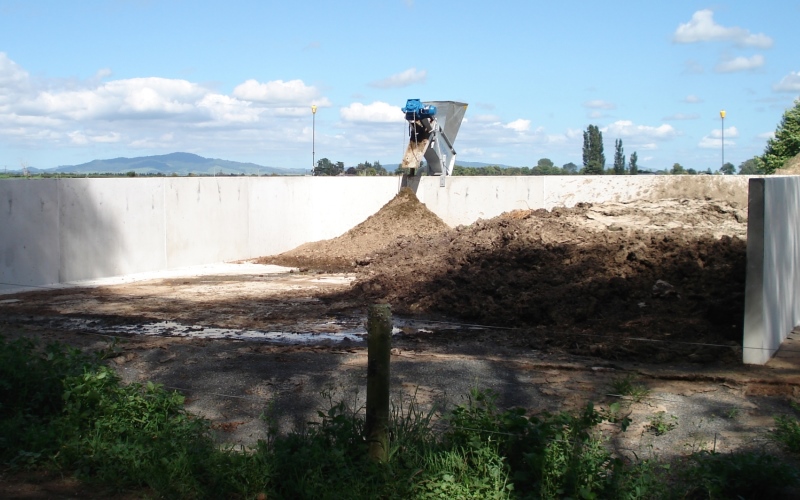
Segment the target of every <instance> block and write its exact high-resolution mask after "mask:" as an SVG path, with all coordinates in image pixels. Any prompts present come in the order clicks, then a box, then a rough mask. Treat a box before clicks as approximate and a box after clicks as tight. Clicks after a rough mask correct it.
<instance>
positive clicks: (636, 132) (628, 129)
mask: <svg viewBox="0 0 800 500" xmlns="http://www.w3.org/2000/svg"><path fill="white" fill-rule="evenodd" d="M600 130H601V131H602V132H603V133H604V134H607V135H608V136H613V137H632V138H636V139H638V140H642V139H643V138H649V139H657V140H665V139H671V138H673V137H675V136H676V135H677V132H676V130H675V129H674V128H673V127H672V125H667V124H663V125H659V126H658V127H652V126H650V125H635V124H634V123H633V122H632V121H630V120H618V121H615V122H614V123H612V124H610V125H608V126H607V127H605V128H601V129H600Z"/></svg>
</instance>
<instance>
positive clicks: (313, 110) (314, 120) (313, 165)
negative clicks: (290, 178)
mask: <svg viewBox="0 0 800 500" xmlns="http://www.w3.org/2000/svg"><path fill="white" fill-rule="evenodd" d="M316 133H317V105H316V104H312V105H311V175H314V169H315V168H317V152H316V150H315V149H314V143H315V142H316Z"/></svg>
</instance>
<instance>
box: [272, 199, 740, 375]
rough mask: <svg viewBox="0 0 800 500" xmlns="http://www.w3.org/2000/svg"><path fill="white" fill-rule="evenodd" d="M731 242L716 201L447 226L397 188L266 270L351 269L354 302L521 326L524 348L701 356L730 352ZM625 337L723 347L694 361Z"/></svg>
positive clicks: (734, 340) (733, 324)
mask: <svg viewBox="0 0 800 500" xmlns="http://www.w3.org/2000/svg"><path fill="white" fill-rule="evenodd" d="M745 237H746V215H745V212H744V210H742V209H741V208H740V207H737V206H735V204H732V203H731V204H729V203H726V202H719V201H705V200H661V201H657V202H636V203H629V204H619V203H616V204H615V203H609V204H603V205H595V206H593V205H591V204H580V205H578V206H576V207H574V208H557V209H554V210H553V211H551V212H548V211H545V210H536V211H515V212H511V213H507V214H503V215H501V216H499V217H496V218H494V219H491V220H479V221H477V222H475V223H474V224H472V225H470V226H467V227H463V226H462V227H458V228H455V229H448V228H446V227H445V226H444V224H443V223H442V222H441V220H439V219H438V217H436V216H435V215H434V214H432V213H431V212H429V211H428V210H427V209H426V208H425V207H424V205H423V204H421V203H420V202H419V201H418V200H417V199H416V197H414V195H413V193H411V192H410V191H405V192H403V193H401V195H398V198H396V199H395V200H392V202H390V203H388V204H387V205H386V206H385V207H384V208H383V209H382V210H381V211H379V212H378V213H377V214H375V215H374V216H372V217H370V219H368V220H367V221H365V222H364V223H362V224H360V225H359V226H357V227H356V228H354V229H353V230H351V231H349V232H348V233H347V234H345V235H343V236H341V237H339V238H336V239H334V240H329V241H325V242H318V243H312V244H308V245H304V246H302V247H299V248H298V249H296V250H294V251H292V252H288V253H287V254H283V255H282V256H280V259H276V260H275V261H273V262H281V263H290V262H291V263H292V265H299V266H301V267H310V268H321V269H328V270H329V269H332V268H338V269H344V268H349V269H351V270H352V269H353V265H354V264H355V270H356V272H357V273H358V278H357V281H356V283H355V284H354V287H353V289H352V291H351V294H352V295H354V296H355V297H358V298H361V299H364V300H365V301H368V302H390V303H391V304H392V306H393V311H394V312H396V313H399V314H412V315H441V316H442V317H446V318H456V319H459V320H463V321H467V322H472V323H480V324H486V325H498V326H507V327H515V328H523V329H528V330H531V329H533V330H535V332H536V334H537V335H520V342H521V343H522V344H521V345H527V346H530V347H534V348H544V347H545V346H544V345H539V344H540V343H542V342H545V343H548V344H559V345H562V346H564V347H567V348H568V349H569V350H570V351H571V352H573V353H580V354H590V355H597V356H604V357H607V356H608V353H609V352H611V351H613V352H614V353H615V354H614V356H623V357H624V356H625V353H626V352H629V353H630V354H631V355H632V356H633V355H636V356H642V355H650V354H651V355H652V356H653V358H652V359H651V361H659V360H660V361H667V360H671V359H674V357H675V356H678V357H679V358H683V357H686V358H688V359H689V360H693V361H710V360H712V359H719V357H724V356H731V357H734V358H735V357H737V356H740V354H739V353H738V352H736V349H735V348H733V347H735V346H736V345H737V344H741V335H742V320H743V310H744V282H745V257H746V252H745V251H746V243H745ZM387 243H388V244H387ZM289 258H291V259H295V260H289ZM283 259H287V260H283ZM548 332H553V333H552V334H549V333H548ZM512 335H515V334H512ZM627 337H636V338H649V339H653V340H659V341H660V340H668V341H670V342H678V343H680V342H685V343H686V346H688V345H689V344H688V343H690V342H691V343H698V342H711V343H720V344H723V345H730V346H731V347H732V348H731V349H728V351H726V352H720V351H719V350H718V349H717V350H716V351H715V350H711V351H708V350H705V351H703V353H701V354H698V353H697V352H696V351H697V350H696V349H693V348H691V347H686V346H684V347H685V348H682V347H681V344H675V345H677V347H675V345H673V344H670V345H671V347H670V348H669V349H665V348H664V346H662V345H656V344H655V343H653V344H651V345H650V346H648V345H647V344H644V345H643V344H642V343H641V342H639V343H636V342H634V343H628V342H626V341H625V339H626V338H627ZM610 338H611V339H613V340H612V341H611V342H609V340H608V339H610Z"/></svg>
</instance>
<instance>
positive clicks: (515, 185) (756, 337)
mask: <svg viewBox="0 0 800 500" xmlns="http://www.w3.org/2000/svg"><path fill="white" fill-rule="evenodd" d="M748 182H749V183H750V186H749V187H750V194H749V198H748ZM409 186H410V187H411V188H412V189H414V190H415V192H416V193H417V196H418V197H419V198H420V200H421V201H422V202H423V203H425V204H426V205H427V206H428V208H429V209H430V210H432V211H433V212H434V213H436V214H437V215H439V216H440V217H441V218H442V219H443V220H444V221H445V222H446V223H448V224H449V225H451V226H456V225H459V224H470V223H472V222H474V221H475V220H477V219H478V218H484V219H486V218H491V217H494V216H497V215H499V214H501V213H503V212H507V211H510V210H515V209H539V208H545V209H551V208H553V207H555V206H574V205H576V204H577V203H581V202H590V203H602V202H607V201H617V202H627V201H632V200H635V199H653V200H654V199H663V198H708V199H726V200H729V201H735V202H737V203H739V205H740V206H742V207H744V206H745V205H749V212H750V217H749V222H748V249H747V254H748V270H747V290H746V306H745V309H746V312H745V333H744V345H745V347H746V348H745V349H744V361H745V362H747V363H765V362H766V361H767V360H768V359H769V358H770V357H771V356H772V354H774V352H775V350H777V347H778V346H779V345H780V343H781V341H783V340H784V339H785V338H786V336H787V334H788V333H789V332H790V331H791V329H792V328H793V327H794V326H796V325H797V324H798V323H799V322H800V297H798V294H800V292H798V288H799V287H800V281H799V280H800V230H798V228H797V224H796V221H797V220H798V216H800V177H791V178H789V177H785V178H784V177H770V178H748V177H743V176H637V177H628V176H591V177H590V176H543V177H450V178H447V182H446V186H445V187H440V186H439V178H438V177H423V178H416V179H411V180H410V181H409ZM400 187H401V180H400V178H396V177H371V178H366V177H359V178H352V177H334V178H330V177H257V178H254V177H203V178H192V177H184V178H137V179H42V180H32V181H28V180H22V179H4V180H0V293H2V292H13V291H19V290H21V289H24V288H25V287H36V286H45V285H52V284H57V283H64V282H71V281H78V280H88V279H96V278H102V277H110V276H120V275H127V274H134V273H141V272H150V271H159V270H166V269H176V268H181V267H187V266H192V265H201V264H211V263H217V262H223V261H232V260H242V259H249V258H254V257H259V256H262V255H272V254H277V253H280V252H283V251H286V250H289V249H292V248H294V247H297V246H299V245H301V244H303V243H306V242H309V241H318V240H322V239H327V238H332V237H334V236H338V235H340V234H342V233H344V232H346V231H347V230H348V229H350V228H352V227H353V226H355V225H356V224H358V223H359V222H361V221H363V220H364V219H366V218H367V217H368V216H370V215H371V214H373V213H375V212H376V211H378V210H379V209H380V207H381V206H383V205H384V204H385V203H386V202H388V201H389V200H390V199H391V198H392V197H393V196H394V195H395V194H396V193H397V191H398V190H399V189H400ZM750 347H752V348H753V349H750Z"/></svg>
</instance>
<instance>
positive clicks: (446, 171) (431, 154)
mask: <svg viewBox="0 0 800 500" xmlns="http://www.w3.org/2000/svg"><path fill="white" fill-rule="evenodd" d="M402 110H403V113H405V115H406V121H408V135H409V139H408V146H407V147H406V151H405V154H404V155H403V161H402V162H401V163H400V167H401V168H404V169H407V170H408V171H409V175H412V176H413V175H414V174H415V173H416V170H417V169H419V168H421V167H422V161H423V160H425V166H424V171H425V172H426V173H427V174H428V175H441V176H447V175H452V173H453V167H454V166H455V162H456V150H455V149H454V148H453V143H454V142H455V140H456V136H457V135H458V130H459V129H460V128H461V122H462V120H463V119H464V114H465V113H466V112H467V104H465V103H463V102H456V101H425V102H422V101H420V100H419V99H409V100H408V101H407V102H406V106H405V107H404V108H402ZM443 180H444V179H443Z"/></svg>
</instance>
